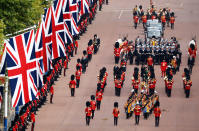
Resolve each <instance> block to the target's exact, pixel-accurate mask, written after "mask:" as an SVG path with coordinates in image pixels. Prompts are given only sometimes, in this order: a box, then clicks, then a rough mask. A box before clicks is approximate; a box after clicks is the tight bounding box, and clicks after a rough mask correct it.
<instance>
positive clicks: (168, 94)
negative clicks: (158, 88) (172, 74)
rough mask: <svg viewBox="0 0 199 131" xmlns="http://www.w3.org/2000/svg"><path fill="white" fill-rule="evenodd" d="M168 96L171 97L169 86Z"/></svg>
mask: <svg viewBox="0 0 199 131" xmlns="http://www.w3.org/2000/svg"><path fill="white" fill-rule="evenodd" d="M167 96H168V97H171V89H168V88H167Z"/></svg>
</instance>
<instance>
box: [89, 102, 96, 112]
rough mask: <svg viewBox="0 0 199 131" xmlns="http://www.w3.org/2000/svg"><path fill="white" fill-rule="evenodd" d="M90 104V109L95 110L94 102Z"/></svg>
mask: <svg viewBox="0 0 199 131" xmlns="http://www.w3.org/2000/svg"><path fill="white" fill-rule="evenodd" d="M90 104H91V109H92V110H95V109H96V102H95V101H90Z"/></svg>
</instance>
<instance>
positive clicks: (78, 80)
mask: <svg viewBox="0 0 199 131" xmlns="http://www.w3.org/2000/svg"><path fill="white" fill-rule="evenodd" d="M76 82H77V83H76V86H77V88H79V83H80V79H76Z"/></svg>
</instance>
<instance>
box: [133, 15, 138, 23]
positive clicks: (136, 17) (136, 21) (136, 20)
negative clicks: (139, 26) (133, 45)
mask: <svg viewBox="0 0 199 131" xmlns="http://www.w3.org/2000/svg"><path fill="white" fill-rule="evenodd" d="M133 19H134V23H138V19H139V18H138V16H137V15H136V16H134V17H133Z"/></svg>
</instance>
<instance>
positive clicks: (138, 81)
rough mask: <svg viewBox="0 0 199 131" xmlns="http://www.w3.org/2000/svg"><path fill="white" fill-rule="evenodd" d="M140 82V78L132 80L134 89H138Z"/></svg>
mask: <svg viewBox="0 0 199 131" xmlns="http://www.w3.org/2000/svg"><path fill="white" fill-rule="evenodd" d="M139 84H140V80H134V79H133V80H132V85H133V88H134V89H138V88H139Z"/></svg>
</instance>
